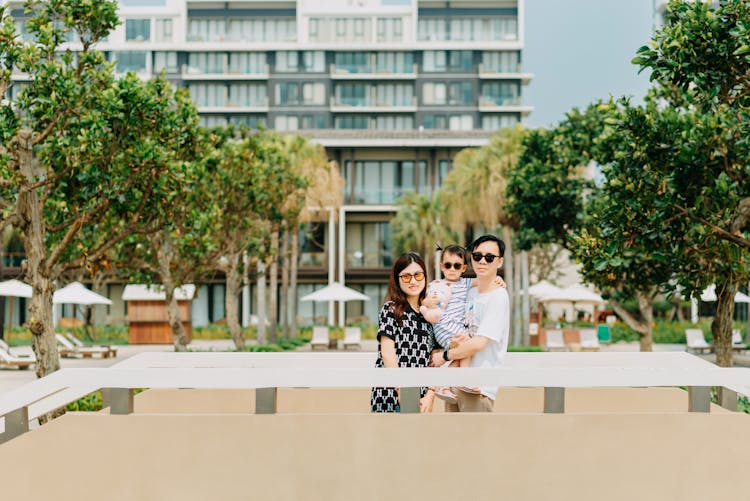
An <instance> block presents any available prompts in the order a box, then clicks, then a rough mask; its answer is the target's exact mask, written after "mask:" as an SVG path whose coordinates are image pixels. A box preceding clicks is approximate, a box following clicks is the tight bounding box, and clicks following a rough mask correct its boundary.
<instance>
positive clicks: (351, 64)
mask: <svg viewBox="0 0 750 501" xmlns="http://www.w3.org/2000/svg"><path fill="white" fill-rule="evenodd" d="M371 63H372V57H371V56H370V53H369V52H336V53H335V54H334V56H333V64H334V65H335V66H336V72H340V73H372V64H371Z"/></svg>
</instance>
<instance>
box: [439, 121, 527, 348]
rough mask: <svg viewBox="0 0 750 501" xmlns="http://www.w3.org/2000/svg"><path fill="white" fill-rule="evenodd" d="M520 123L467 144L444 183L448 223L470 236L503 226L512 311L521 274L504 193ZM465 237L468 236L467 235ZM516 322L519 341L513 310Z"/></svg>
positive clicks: (513, 163)
mask: <svg viewBox="0 0 750 501" xmlns="http://www.w3.org/2000/svg"><path fill="white" fill-rule="evenodd" d="M523 134H524V132H523V129H522V128H521V126H517V127H514V128H506V129H501V130H499V131H498V132H497V133H496V134H495V135H494V136H493V137H492V138H491V139H490V142H489V144H487V145H486V146H483V147H481V148H467V149H464V150H462V151H460V152H459V153H458V155H456V157H455V159H454V161H453V164H454V167H453V170H452V171H451V172H450V173H449V174H448V176H447V177H446V179H445V182H444V183H443V192H444V199H443V201H444V205H445V207H446V210H447V215H448V223H449V225H450V227H451V228H452V229H453V230H455V231H458V232H461V233H463V234H464V235H466V236H467V237H469V238H470V234H473V230H474V229H477V228H484V229H485V230H487V231H495V230H496V229H497V228H499V227H502V236H503V240H504V241H505V244H506V246H507V247H506V252H505V268H506V273H505V277H506V280H507V282H508V288H509V292H510V293H511V297H512V298H514V299H515V300H513V301H512V303H511V304H512V307H513V310H514V311H515V310H516V309H517V307H518V306H519V305H520V304H519V303H520V301H518V300H517V299H518V298H519V297H520V294H519V287H518V285H519V284H520V277H516V276H515V275H517V273H514V272H515V270H516V269H518V268H519V265H520V260H519V261H518V263H514V261H515V260H516V259H515V255H514V253H513V249H512V242H513V234H512V230H513V229H514V228H516V226H517V221H515V220H514V219H513V218H511V217H510V216H509V215H508V214H507V213H506V212H505V210H504V208H503V207H504V203H503V202H504V194H505V191H506V188H507V185H508V172H509V171H510V170H511V169H513V168H514V167H515V166H516V164H517V162H518V157H519V155H520V153H521V148H522V146H521V140H522V138H523ZM469 238H467V240H468V239H469ZM513 317H514V325H515V329H514V331H515V335H514V338H515V342H516V343H518V342H519V341H520V336H521V331H522V328H521V324H520V322H519V320H521V321H525V319H523V318H522V316H521V315H520V312H518V311H515V313H514V314H513Z"/></svg>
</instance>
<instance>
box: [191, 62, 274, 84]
mask: <svg viewBox="0 0 750 501" xmlns="http://www.w3.org/2000/svg"><path fill="white" fill-rule="evenodd" d="M257 69H258V71H257V72H255V71H252V70H251V72H247V73H243V72H240V71H237V70H234V69H230V68H229V66H227V65H224V67H223V68H222V69H221V70H220V72H218V73H217V72H216V69H215V68H199V67H196V66H189V65H187V64H183V65H182V79H183V80H192V81H201V80H222V81H223V80H268V75H269V74H270V67H269V65H267V64H264V65H263V66H262V67H261V68H257Z"/></svg>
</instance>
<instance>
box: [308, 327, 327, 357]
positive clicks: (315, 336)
mask: <svg viewBox="0 0 750 501" xmlns="http://www.w3.org/2000/svg"><path fill="white" fill-rule="evenodd" d="M310 349H311V350H313V351H315V350H317V349H322V350H326V349H328V327H313V331H312V340H311V341H310Z"/></svg>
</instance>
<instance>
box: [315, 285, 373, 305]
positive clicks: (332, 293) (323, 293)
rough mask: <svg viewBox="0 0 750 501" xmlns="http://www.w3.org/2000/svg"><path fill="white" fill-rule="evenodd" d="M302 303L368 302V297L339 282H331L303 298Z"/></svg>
mask: <svg viewBox="0 0 750 501" xmlns="http://www.w3.org/2000/svg"><path fill="white" fill-rule="evenodd" d="M301 300H302V301H369V300H370V296H367V295H365V294H362V293H361V292H359V291H356V290H354V289H350V288H349V287H346V286H345V285H342V284H341V283H339V282H333V283H332V284H330V285H326V286H325V287H323V288H322V289H318V290H316V291H315V292H311V293H310V294H308V295H306V296H303V297H302V298H301Z"/></svg>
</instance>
